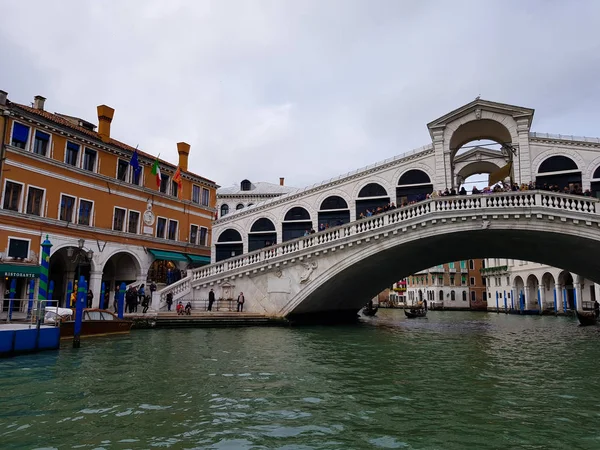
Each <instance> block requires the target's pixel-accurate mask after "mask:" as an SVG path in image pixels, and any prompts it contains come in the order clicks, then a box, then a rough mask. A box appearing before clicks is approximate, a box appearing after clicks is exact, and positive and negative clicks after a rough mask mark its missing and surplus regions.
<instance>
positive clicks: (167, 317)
mask: <svg viewBox="0 0 600 450" xmlns="http://www.w3.org/2000/svg"><path fill="white" fill-rule="evenodd" d="M125 318H126V319H130V320H133V328H134V329H140V328H222V327H252V326H282V325H288V322H287V321H286V320H284V319H280V318H275V317H268V316H265V315H262V314H254V313H238V312H228V311H227V312H220V311H214V312H210V311H203V312H194V313H192V314H191V315H189V316H188V315H185V314H184V315H178V314H177V313H176V312H160V313H147V314H140V313H137V314H136V313H133V314H125Z"/></svg>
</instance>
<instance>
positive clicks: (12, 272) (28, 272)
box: [0, 264, 40, 278]
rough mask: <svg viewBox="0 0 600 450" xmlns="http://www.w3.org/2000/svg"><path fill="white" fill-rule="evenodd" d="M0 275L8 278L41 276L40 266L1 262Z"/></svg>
mask: <svg viewBox="0 0 600 450" xmlns="http://www.w3.org/2000/svg"><path fill="white" fill-rule="evenodd" d="M0 276H3V277H7V278H37V277H39V276H40V266H22V265H18V264H0Z"/></svg>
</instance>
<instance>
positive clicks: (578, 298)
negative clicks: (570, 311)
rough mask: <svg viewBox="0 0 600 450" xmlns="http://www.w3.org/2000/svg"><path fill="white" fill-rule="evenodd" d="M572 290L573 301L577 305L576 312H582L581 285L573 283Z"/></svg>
mask: <svg viewBox="0 0 600 450" xmlns="http://www.w3.org/2000/svg"><path fill="white" fill-rule="evenodd" d="M573 288H574V289H575V301H576V303H577V305H576V307H577V311H583V295H582V291H581V284H580V283H573Z"/></svg>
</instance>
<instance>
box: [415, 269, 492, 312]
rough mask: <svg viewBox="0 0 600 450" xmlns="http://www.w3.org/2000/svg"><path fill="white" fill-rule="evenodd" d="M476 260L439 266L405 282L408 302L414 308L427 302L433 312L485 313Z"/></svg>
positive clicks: (481, 285)
mask: <svg viewBox="0 0 600 450" xmlns="http://www.w3.org/2000/svg"><path fill="white" fill-rule="evenodd" d="M475 261H477V260H469V261H455V262H449V263H446V264H439V265H437V266H435V267H432V268H430V269H426V270H422V271H420V272H417V273H415V274H413V275H411V276H409V277H407V278H406V300H407V303H408V304H409V305H410V304H413V303H417V302H421V301H423V300H427V302H428V305H429V307H430V308H431V309H460V310H466V309H486V308H484V307H483V306H482V305H481V303H482V301H483V299H484V298H485V285H483V282H482V277H481V275H479V276H475V274H474V272H475V271H476V269H475V268H476V267H478V265H480V264H481V262H480V263H476V262H475Z"/></svg>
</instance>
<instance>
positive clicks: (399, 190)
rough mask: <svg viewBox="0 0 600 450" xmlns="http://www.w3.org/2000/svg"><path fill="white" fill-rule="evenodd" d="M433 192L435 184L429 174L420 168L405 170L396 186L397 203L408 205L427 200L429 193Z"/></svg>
mask: <svg viewBox="0 0 600 450" xmlns="http://www.w3.org/2000/svg"><path fill="white" fill-rule="evenodd" d="M432 192H433V184H432V183H431V178H429V175H427V173H425V172H424V171H422V170H420V169H410V170H407V171H406V172H404V173H403V174H402V175H401V176H400V179H399V180H398V186H397V187H396V205H398V206H400V205H407V204H409V203H411V202H418V201H421V200H425V197H426V196H427V194H431V193H432Z"/></svg>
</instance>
